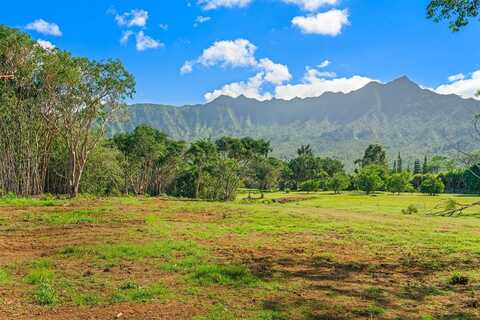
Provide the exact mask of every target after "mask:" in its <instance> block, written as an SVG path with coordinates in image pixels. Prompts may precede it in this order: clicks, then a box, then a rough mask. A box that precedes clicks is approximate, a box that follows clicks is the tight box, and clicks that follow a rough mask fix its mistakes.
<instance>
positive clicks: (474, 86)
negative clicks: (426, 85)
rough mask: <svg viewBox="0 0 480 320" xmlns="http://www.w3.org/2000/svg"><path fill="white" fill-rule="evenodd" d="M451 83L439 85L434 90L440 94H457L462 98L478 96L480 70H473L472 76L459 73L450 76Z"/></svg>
mask: <svg viewBox="0 0 480 320" xmlns="http://www.w3.org/2000/svg"><path fill="white" fill-rule="evenodd" d="M449 81H450V82H451V83H449V84H443V85H440V86H438V87H437V88H436V89H435V90H434V91H435V92H437V93H440V94H456V95H459V96H460V97H462V98H465V99H467V98H476V99H480V98H479V97H478V96H476V94H477V92H478V90H479V89H480V70H477V71H475V72H473V73H472V74H471V75H470V77H466V76H465V75H463V74H458V75H454V76H450V77H449Z"/></svg>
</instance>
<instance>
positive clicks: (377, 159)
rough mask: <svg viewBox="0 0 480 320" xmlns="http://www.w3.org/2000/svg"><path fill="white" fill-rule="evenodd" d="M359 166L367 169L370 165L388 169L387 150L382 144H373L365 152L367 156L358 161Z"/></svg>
mask: <svg viewBox="0 0 480 320" xmlns="http://www.w3.org/2000/svg"><path fill="white" fill-rule="evenodd" d="M356 163H357V164H360V166H361V167H366V166H369V165H377V166H382V167H385V168H386V167H387V153H386V152H385V149H384V148H383V146H382V145H380V144H371V145H369V146H368V148H367V149H366V150H365V154H364V155H363V158H362V159H359V160H357V161H356Z"/></svg>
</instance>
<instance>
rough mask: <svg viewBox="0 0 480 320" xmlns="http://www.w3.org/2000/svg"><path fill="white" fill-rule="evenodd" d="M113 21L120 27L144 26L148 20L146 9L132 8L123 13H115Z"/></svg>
mask: <svg viewBox="0 0 480 320" xmlns="http://www.w3.org/2000/svg"><path fill="white" fill-rule="evenodd" d="M115 21H116V22H117V24H118V25H119V26H122V27H129V28H131V27H141V28H143V27H145V26H146V25H147V21H148V11H145V10H142V9H133V10H130V11H129V12H125V13H123V14H117V15H115Z"/></svg>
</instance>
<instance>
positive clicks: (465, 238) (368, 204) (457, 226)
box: [0, 193, 480, 320]
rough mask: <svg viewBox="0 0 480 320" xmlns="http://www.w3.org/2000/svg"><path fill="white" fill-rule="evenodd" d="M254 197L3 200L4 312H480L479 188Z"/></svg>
mask: <svg viewBox="0 0 480 320" xmlns="http://www.w3.org/2000/svg"><path fill="white" fill-rule="evenodd" d="M245 197H246V195H245V194H242V195H240V196H239V197H238V199H237V201H235V202H233V203H216V202H202V201H189V200H178V199H168V198H109V199H87V198H83V199H78V200H72V201H70V200H50V199H43V200H42V199H2V200H0V319H33V318H35V319H52V320H53V319H115V318H121V319H197V320H200V319H205V320H206V319H251V320H253V319H258V320H260V319H262V320H268V319H271V320H274V319H276V320H278V319H306V320H307V319H308V320H313V319H423V320H427V319H458V320H460V319H480V269H479V265H480V228H479V227H480V217H479V216H477V213H480V209H478V210H476V211H475V210H472V211H470V212H467V213H466V214H465V215H464V216H461V217H454V218H446V217H438V216H430V215H426V214H425V212H427V211H428V210H431V209H432V208H433V207H435V206H436V205H437V204H438V203H440V202H442V201H445V200H448V199H451V198H453V199H455V200H457V201H459V202H464V203H469V202H473V201H476V200H479V198H476V197H466V196H451V195H443V196H439V197H428V196H423V195H401V196H392V195H388V194H381V195H376V196H365V195H362V194H354V193H349V194H344V195H332V194H327V193H311V194H297V193H290V194H285V193H273V194H267V195H266V196H265V199H262V200H260V199H258V200H255V201H247V200H245ZM411 204H414V205H416V206H417V208H418V209H419V212H418V213H416V214H413V215H405V214H402V213H401V211H402V209H405V208H406V207H408V206H409V205H411Z"/></svg>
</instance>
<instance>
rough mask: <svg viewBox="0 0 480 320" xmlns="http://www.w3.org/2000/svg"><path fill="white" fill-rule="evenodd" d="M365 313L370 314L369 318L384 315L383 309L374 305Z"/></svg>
mask: <svg viewBox="0 0 480 320" xmlns="http://www.w3.org/2000/svg"><path fill="white" fill-rule="evenodd" d="M367 311H368V313H369V314H370V316H371V317H374V316H381V315H383V314H384V313H385V309H383V308H382V307H380V306H377V305H374V304H372V305H370V306H369V307H368V308H367Z"/></svg>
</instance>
